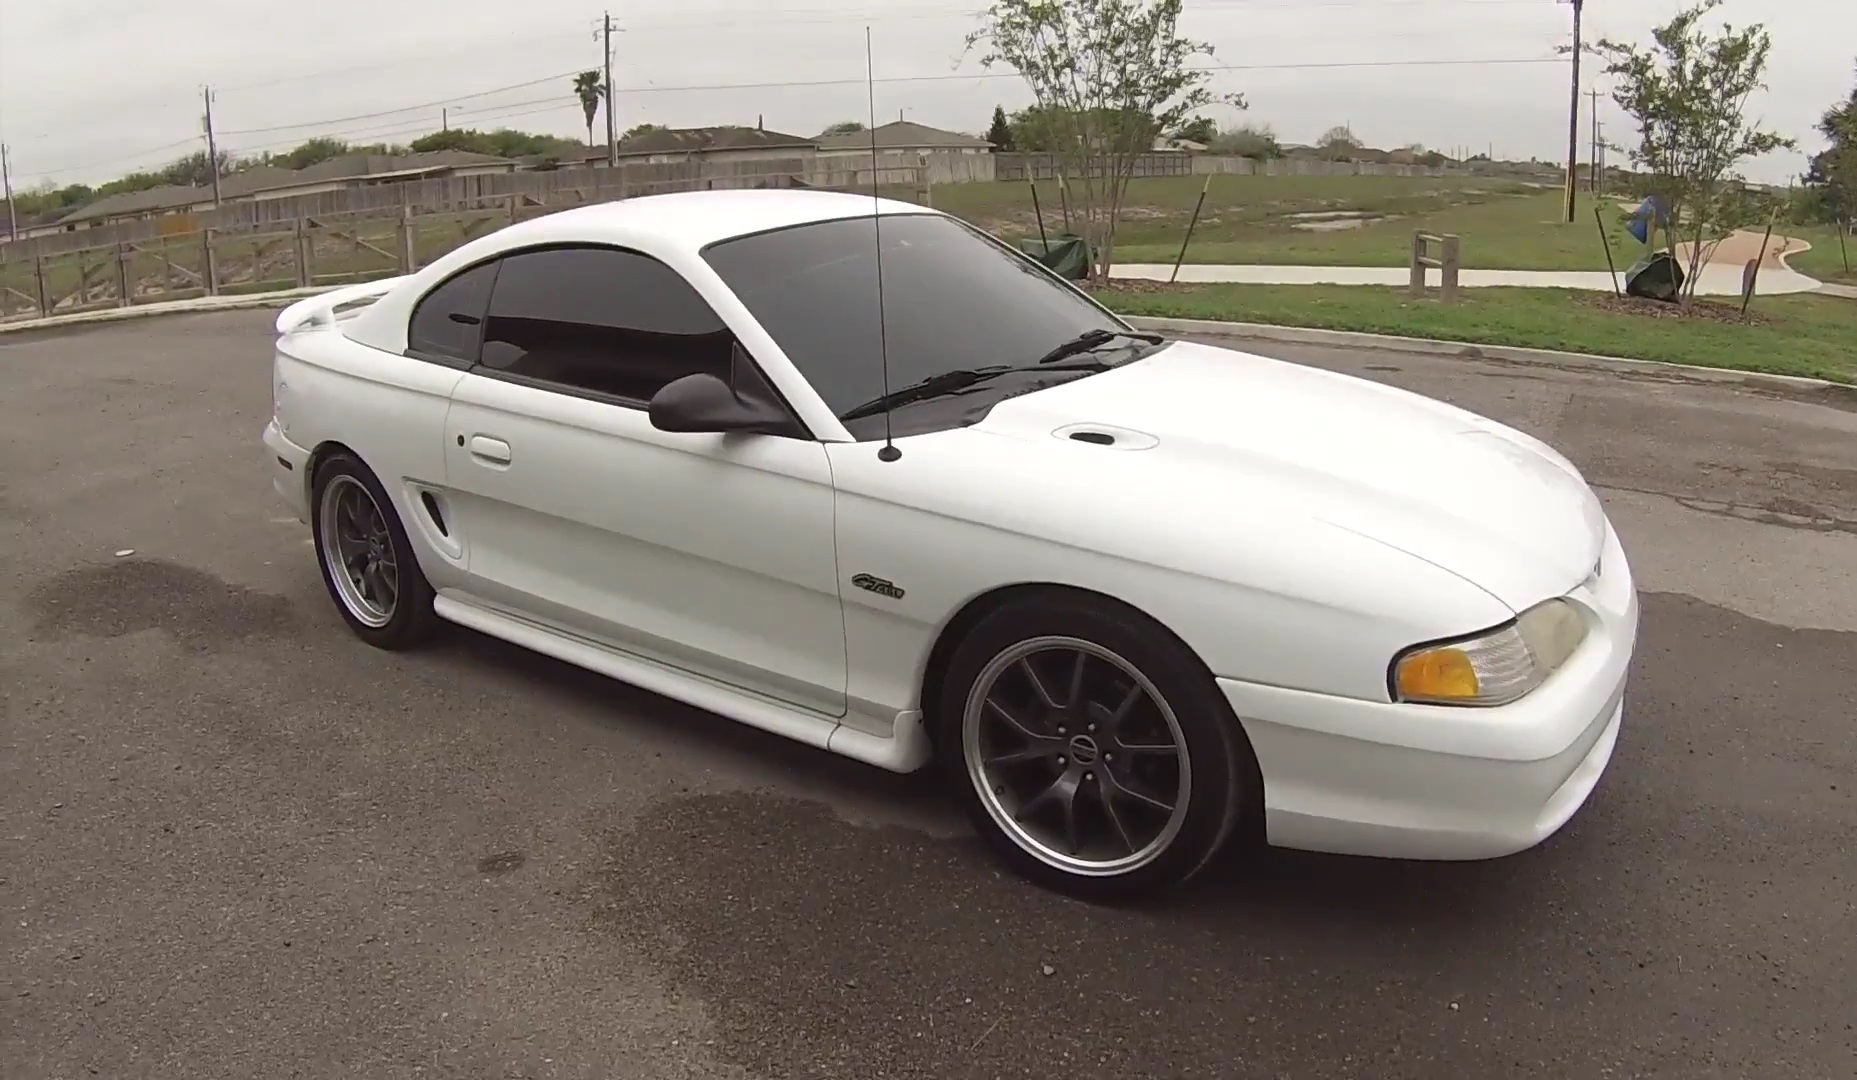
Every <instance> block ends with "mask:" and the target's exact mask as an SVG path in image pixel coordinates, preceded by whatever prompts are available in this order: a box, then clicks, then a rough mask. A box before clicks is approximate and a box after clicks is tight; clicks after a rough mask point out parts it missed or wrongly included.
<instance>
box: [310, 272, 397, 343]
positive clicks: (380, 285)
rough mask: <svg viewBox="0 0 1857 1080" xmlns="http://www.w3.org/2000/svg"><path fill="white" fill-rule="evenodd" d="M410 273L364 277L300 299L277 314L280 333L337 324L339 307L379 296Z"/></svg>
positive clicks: (383, 294) (390, 289)
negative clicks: (382, 276)
mask: <svg viewBox="0 0 1857 1080" xmlns="http://www.w3.org/2000/svg"><path fill="white" fill-rule="evenodd" d="M410 276H411V275H410V274H406V275H401V276H399V277H390V278H381V279H380V280H378V281H364V282H362V283H361V284H359V285H344V286H342V287H341V288H339V289H331V290H330V291H328V292H325V293H317V294H316V295H315V296H309V297H305V298H303V299H302V300H298V301H297V302H296V303H294V304H292V305H290V306H289V307H287V308H285V309H284V310H283V312H282V313H280V314H279V315H278V316H277V334H278V336H279V337H283V336H284V335H287V334H295V333H299V332H301V331H304V330H313V329H317V328H319V327H327V326H334V325H335V323H336V320H337V319H338V318H340V316H338V315H337V314H336V312H335V309H336V308H338V307H341V306H342V305H344V304H353V303H357V302H359V301H362V300H378V299H380V298H381V297H383V296H385V295H387V294H388V293H389V292H392V291H393V289H394V288H395V287H396V286H398V285H399V284H400V283H401V282H403V281H405V280H406V279H407V278H408V277H410Z"/></svg>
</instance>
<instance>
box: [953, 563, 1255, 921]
mask: <svg viewBox="0 0 1857 1080" xmlns="http://www.w3.org/2000/svg"><path fill="white" fill-rule="evenodd" d="M941 711H942V716H941V718H940V719H941V728H940V731H939V735H940V739H939V747H940V750H941V752H942V754H943V757H944V759H945V761H946V763H947V766H948V768H949V770H950V772H951V773H952V775H953V777H954V778H955V780H956V783H957V785H958V788H959V790H960V791H961V793H962V797H963V801H964V802H965V803H966V805H967V810H968V815H969V817H970V818H971V819H972V820H973V822H974V826H975V828H976V829H977V830H978V831H979V832H980V833H981V835H982V836H984V837H985V838H986V839H987V841H988V842H989V844H991V846H992V847H993V848H994V849H995V850H996V851H998V852H999V853H1000V854H1001V855H1002V856H1003V857H1004V858H1005V860H1006V861H1007V862H1008V863H1009V864H1011V865H1012V866H1013V867H1014V869H1015V870H1017V871H1018V872H1019V873H1021V874H1023V875H1024V876H1026V877H1029V878H1031V879H1033V880H1035V881H1038V882H1040V883H1042V884H1045V885H1048V886H1050V887H1053V888H1056V889H1060V890H1062V891H1065V892H1069V893H1073V894H1076V895H1080V896H1084V897H1087V898H1092V899H1105V900H1107V899H1122V898H1132V897H1135V896H1138V895H1141V894H1146V893H1152V892H1156V891H1159V890H1161V889H1164V888H1167V887H1170V886H1173V885H1177V884H1180V883H1182V882H1185V881H1187V880H1188V879H1190V878H1192V877H1193V876H1194V875H1195V874H1197V873H1198V872H1199V871H1200V870H1202V869H1203V868H1204V867H1205V866H1206V865H1207V863H1209V862H1210V861H1211V860H1212V858H1213V856H1214V855H1216V854H1217V853H1218V851H1219V850H1220V848H1221V847H1223V846H1224V844H1225V842H1226V840H1227V838H1228V837H1230V836H1231V834H1232V833H1233V831H1234V826H1235V825H1236V824H1237V822H1238V820H1239V817H1240V815H1241V813H1242V812H1243V810H1244V808H1245V807H1246V806H1248V805H1249V797H1250V795H1251V793H1250V792H1249V791H1248V790H1246V788H1247V786H1248V784H1249V777H1250V776H1251V772H1250V770H1249V768H1246V767H1241V766H1244V765H1248V762H1247V761H1246V758H1247V757H1248V755H1249V754H1250V749H1249V746H1248V743H1247V742H1246V740H1245V738H1244V734H1243V732H1242V730H1240V728H1239V727H1238V723H1237V720H1236V719H1235V718H1234V717H1233V716H1232V714H1231V710H1230V708H1229V707H1228V706H1227V705H1226V703H1225V700H1224V698H1223V696H1222V695H1220V694H1219V692H1218V688H1217V686H1216V685H1215V684H1214V683H1213V680H1212V677H1211V675H1210V674H1209V673H1207V672H1206V671H1205V668H1204V666H1203V665H1202V664H1200V662H1199V660H1198V658H1197V657H1195V656H1193V654H1192V653H1191V651H1190V650H1188V649H1187V648H1186V646H1185V645H1183V644H1181V643H1180V642H1179V641H1178V640H1177V639H1175V638H1174V637H1173V636H1172V635H1171V634H1168V633H1167V632H1166V631H1165V630H1164V629H1163V628H1161V627H1159V626H1157V625H1155V624H1153V623H1152V622H1151V621H1149V620H1147V619H1145V618H1143V617H1141V616H1139V615H1137V614H1135V613H1133V612H1129V611H1125V610H1122V609H1119V608H1115V607H1112V606H1110V605H1107V604H1101V603H1097V602H1093V601H1090V600H1087V599H1084V598H1073V597H1068V596H1051V597H1044V598H1039V599H1036V600H1032V601H1028V602H1024V603H1020V604H1015V605H1013V606H1012V607H1009V608H1004V609H1001V610H999V611H996V612H994V613H992V614H991V615H988V616H987V617H986V618H984V619H983V620H982V621H981V622H980V623H979V624H978V625H976V626H975V627H974V629H973V630H972V632H970V633H969V635H968V637H967V639H966V640H965V641H963V642H962V643H961V644H960V646H959V647H958V648H957V650H956V652H955V655H954V658H953V660H952V662H951V663H950V664H949V669H948V673H947V677H946V682H945V683H944V685H943V687H942V696H941Z"/></svg>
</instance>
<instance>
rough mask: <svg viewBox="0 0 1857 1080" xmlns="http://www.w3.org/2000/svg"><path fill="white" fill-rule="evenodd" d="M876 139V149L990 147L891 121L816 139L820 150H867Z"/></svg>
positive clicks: (980, 141) (954, 134)
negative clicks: (864, 129)
mask: <svg viewBox="0 0 1857 1080" xmlns="http://www.w3.org/2000/svg"><path fill="white" fill-rule="evenodd" d="M873 135H874V136H875V137H876V142H877V149H879V150H915V149H918V148H932V149H944V150H969V149H971V150H981V149H986V148H988V147H991V146H992V145H993V144H992V143H990V142H988V141H986V140H985V139H976V138H974V137H973V136H972V135H963V134H961V133H960V132H958V131H943V130H942V129H940V128H932V127H929V126H928V125H927V124H917V123H914V122H912V121H909V120H892V121H891V122H889V123H887V124H881V125H879V126H877V127H874V128H871V129H870V130H868V131H851V132H846V133H845V134H842V135H821V136H819V149H821V150H868V149H870V144H871V139H872V136H873Z"/></svg>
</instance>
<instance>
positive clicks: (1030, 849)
mask: <svg viewBox="0 0 1857 1080" xmlns="http://www.w3.org/2000/svg"><path fill="white" fill-rule="evenodd" d="M1055 650H1069V651H1075V652H1083V653H1087V654H1088V655H1090V656H1093V657H1095V658H1097V659H1099V660H1102V661H1104V662H1107V663H1109V664H1112V665H1114V666H1115V667H1116V668H1117V669H1119V670H1120V672H1121V673H1122V674H1123V675H1124V676H1126V677H1127V678H1129V679H1130V680H1132V681H1133V682H1134V683H1135V685H1136V686H1138V687H1139V688H1140V689H1141V690H1142V692H1143V693H1145V694H1146V695H1147V696H1148V699H1149V700H1150V701H1152V702H1153V703H1154V706H1155V708H1156V709H1157V711H1158V712H1159V714H1160V717H1161V719H1162V721H1163V722H1164V723H1165V724H1166V727H1167V732H1168V735H1169V737H1171V738H1172V739H1173V742H1174V746H1175V748H1176V750H1177V753H1178V759H1179V774H1180V783H1179V787H1178V790H1177V792H1176V793H1175V801H1174V806H1173V810H1172V812H1171V813H1170V815H1169V817H1168V819H1167V822H1166V824H1165V825H1164V826H1163V827H1162V828H1161V830H1160V832H1159V833H1157V834H1156V835H1155V837H1154V839H1152V840H1150V841H1149V842H1148V843H1147V844H1145V845H1143V846H1142V847H1141V848H1140V849H1139V850H1137V851H1135V852H1133V853H1131V854H1129V855H1126V856H1123V857H1120V858H1116V859H1109V860H1095V859H1084V858H1079V857H1078V856H1075V855H1071V854H1070V853H1069V852H1066V851H1062V850H1059V849H1058V848H1056V847H1053V846H1052V845H1051V844H1049V843H1047V842H1046V841H1044V840H1043V839H1041V838H1039V837H1038V836H1036V835H1034V834H1033V833H1032V832H1031V831H1030V830H1029V829H1027V828H1026V826H1024V825H1022V824H1020V823H1019V822H1018V821H1017V820H1016V819H1015V818H1014V817H1013V815H1012V812H1011V811H1010V810H1008V809H1007V808H1006V806H1005V804H1004V803H1003V802H1002V801H1001V799H1000V796H999V794H998V793H997V792H996V791H995V790H994V788H995V784H994V783H993V782H992V777H990V776H989V770H988V766H987V765H986V763H985V761H984V759H983V755H982V750H981V745H980V734H981V727H982V713H983V711H984V710H985V708H986V701H987V698H988V697H989V696H990V694H991V691H992V689H993V687H994V685H995V684H996V683H998V681H999V679H1000V677H1001V676H1002V675H1004V674H1005V673H1006V672H1007V671H1008V670H1009V669H1010V668H1011V667H1012V666H1013V665H1014V664H1017V663H1018V662H1019V661H1021V660H1023V659H1025V658H1027V657H1030V656H1033V655H1036V654H1037V653H1041V652H1047V651H1055ZM961 751H962V758H963V759H964V761H965V762H966V766H967V778H968V781H969V782H970V783H971V784H973V786H974V791H975V793H976V794H978V795H979V796H980V803H981V805H982V806H983V807H985V808H986V812H987V816H988V817H989V818H991V819H992V821H993V823H994V825H995V826H997V827H998V828H999V830H1000V831H1001V832H1002V833H1004V834H1005V835H1006V836H1007V837H1009V838H1010V839H1011V840H1012V842H1013V843H1014V844H1016V845H1017V846H1018V847H1019V848H1020V849H1021V850H1023V851H1025V853H1026V854H1028V855H1031V856H1032V857H1033V858H1035V859H1037V860H1039V861H1040V862H1043V863H1045V864H1046V865H1048V866H1051V867H1053V868H1054V869H1057V870H1061V871H1063V872H1064V873H1067V874H1074V875H1077V876H1080V877H1114V876H1118V875H1122V874H1128V873H1131V872H1133V871H1135V870H1138V869H1140V868H1141V867H1143V866H1146V865H1148V864H1149V863H1152V862H1153V861H1154V860H1156V859H1158V858H1160V857H1161V855H1162V854H1164V853H1165V852H1166V851H1167V850H1168V849H1169V848H1170V847H1172V846H1173V842H1174V840H1175V838H1176V837H1178V836H1179V834H1180V830H1181V828H1183V827H1184V825H1185V823H1186V816H1187V811H1188V807H1189V806H1190V804H1191V802H1190V800H1191V797H1192V793H1193V772H1192V760H1191V756H1190V754H1189V753H1188V750H1187V745H1186V735H1185V732H1184V731H1183V730H1182V729H1181V727H1180V721H1179V717H1178V716H1177V715H1175V713H1174V710H1173V706H1172V705H1170V704H1169V703H1168V701H1167V699H1166V698H1165V697H1164V696H1163V695H1162V694H1161V692H1160V689H1159V688H1158V687H1156V686H1155V685H1154V682H1153V680H1151V679H1149V678H1148V677H1147V675H1146V674H1144V673H1143V672H1142V671H1141V669H1140V668H1138V667H1136V666H1135V664H1134V663H1132V662H1131V661H1129V660H1127V659H1126V658H1124V657H1123V656H1122V655H1121V654H1119V653H1117V652H1115V651H1114V650H1113V649H1110V648H1108V647H1106V646H1103V645H1099V644H1097V643H1096V642H1093V641H1088V640H1085V639H1083V638H1076V637H1068V636H1062V635H1050V636H1043V637H1036V638H1027V639H1026V640H1024V641H1020V642H1017V643H1016V644H1014V645H1012V646H1010V647H1009V648H1006V649H1004V650H1002V651H1001V652H1000V653H999V654H998V655H996V656H994V657H993V659H992V660H991V661H989V662H988V663H987V665H986V666H985V667H984V668H982V669H981V670H980V674H979V675H977V676H976V677H975V678H974V681H973V685H972V686H971V687H969V689H968V694H967V701H966V703H965V706H964V708H963V710H962V715H961Z"/></svg>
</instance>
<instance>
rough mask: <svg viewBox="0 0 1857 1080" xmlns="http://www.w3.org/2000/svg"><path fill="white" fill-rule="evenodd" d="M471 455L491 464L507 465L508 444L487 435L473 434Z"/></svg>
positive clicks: (508, 456)
mask: <svg viewBox="0 0 1857 1080" xmlns="http://www.w3.org/2000/svg"><path fill="white" fill-rule="evenodd" d="M471 456H472V457H474V458H476V459H477V460H479V461H487V462H489V463H490V464H492V465H508V464H509V459H510V453H509V444H508V443H506V442H504V441H503V440H502V439H492V438H491V437H490V436H488V435H473V436H471Z"/></svg>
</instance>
